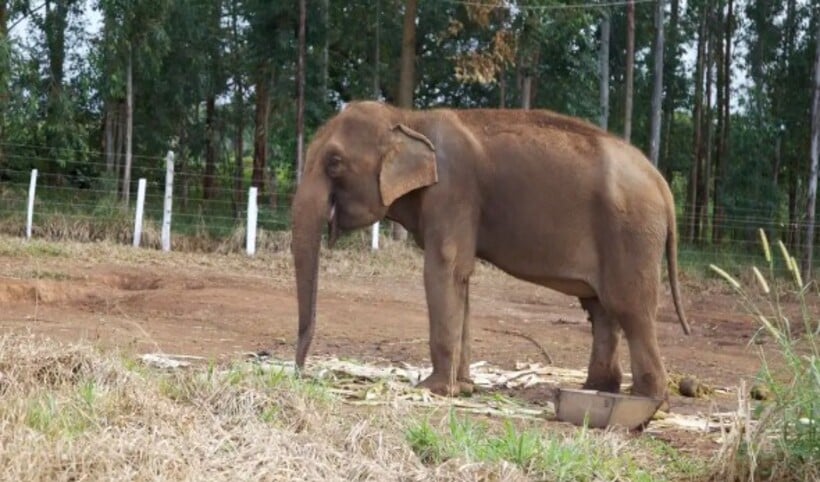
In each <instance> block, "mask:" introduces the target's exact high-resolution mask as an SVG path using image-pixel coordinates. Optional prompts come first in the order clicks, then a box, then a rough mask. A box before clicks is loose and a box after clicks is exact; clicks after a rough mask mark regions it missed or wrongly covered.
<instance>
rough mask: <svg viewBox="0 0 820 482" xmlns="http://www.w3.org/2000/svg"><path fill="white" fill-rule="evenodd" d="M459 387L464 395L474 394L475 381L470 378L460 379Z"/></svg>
mask: <svg viewBox="0 0 820 482" xmlns="http://www.w3.org/2000/svg"><path fill="white" fill-rule="evenodd" d="M458 389H459V392H460V393H461V394H462V395H467V396H469V395H472V394H473V393H474V392H475V382H474V381H473V380H472V379H470V378H467V379H461V378H459V379H458Z"/></svg>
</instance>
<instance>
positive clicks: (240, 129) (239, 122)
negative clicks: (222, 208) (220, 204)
mask: <svg viewBox="0 0 820 482" xmlns="http://www.w3.org/2000/svg"><path fill="white" fill-rule="evenodd" d="M241 82H242V81H241V80H240V79H237V87H236V96H235V97H234V104H235V105H236V107H235V108H236V110H237V114H236V133H235V134H234V136H235V137H234V142H233V149H234V151H233V152H234V154H233V156H234V171H233V200H234V209H233V212H234V217H235V218H237V219H239V217H240V213H241V212H242V204H243V203H242V201H243V199H244V196H243V195H242V178H243V172H244V171H245V163H244V161H243V159H242V154H243V153H244V151H245V145H244V142H245V139H244V137H245V136H244V134H245V122H244V119H245V118H244V114H243V111H244V101H243V95H244V94H243V88H242V83H241Z"/></svg>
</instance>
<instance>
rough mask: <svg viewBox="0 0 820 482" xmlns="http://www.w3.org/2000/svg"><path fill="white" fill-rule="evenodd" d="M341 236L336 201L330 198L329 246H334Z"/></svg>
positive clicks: (328, 220) (328, 217) (328, 219)
mask: <svg viewBox="0 0 820 482" xmlns="http://www.w3.org/2000/svg"><path fill="white" fill-rule="evenodd" d="M338 238H339V216H338V212H337V210H336V201H335V200H334V199H333V198H331V199H330V213H329V214H328V216H327V246H328V248H333V246H334V245H335V244H336V239H338Z"/></svg>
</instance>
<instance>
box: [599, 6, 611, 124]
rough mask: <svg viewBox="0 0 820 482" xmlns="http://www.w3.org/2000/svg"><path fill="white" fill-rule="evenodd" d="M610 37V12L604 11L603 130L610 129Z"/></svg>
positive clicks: (601, 67)
mask: <svg viewBox="0 0 820 482" xmlns="http://www.w3.org/2000/svg"><path fill="white" fill-rule="evenodd" d="M609 37H610V20H609V11H608V10H607V11H604V14H603V16H602V17H601V46H600V50H599V51H598V74H599V79H598V89H599V96H598V99H599V105H600V118H599V121H598V123H599V124H600V126H601V129H604V130H607V129H608V128H609Z"/></svg>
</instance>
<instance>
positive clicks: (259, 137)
mask: <svg viewBox="0 0 820 482" xmlns="http://www.w3.org/2000/svg"><path fill="white" fill-rule="evenodd" d="M256 75H257V77H256V89H255V90H256V106H255V108H256V113H255V115H254V131H253V174H252V175H251V185H252V186H255V187H256V188H257V189H258V190H259V192H260V193H263V192H264V191H265V165H266V164H267V162H268V118H269V114H270V82H271V64H270V62H268V61H264V62H262V63H261V64H260V65H259V67H258V68H257V73H256Z"/></svg>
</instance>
